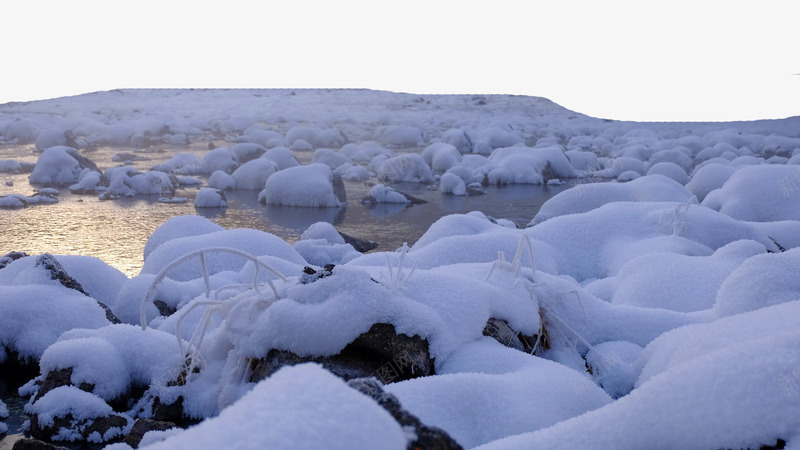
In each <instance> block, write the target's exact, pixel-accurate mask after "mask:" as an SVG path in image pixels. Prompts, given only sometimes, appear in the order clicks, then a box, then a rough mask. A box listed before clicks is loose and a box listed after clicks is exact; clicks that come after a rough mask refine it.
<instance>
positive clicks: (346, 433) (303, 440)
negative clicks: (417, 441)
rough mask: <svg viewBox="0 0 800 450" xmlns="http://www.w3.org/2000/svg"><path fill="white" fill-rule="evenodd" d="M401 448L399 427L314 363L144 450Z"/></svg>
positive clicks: (283, 373)
mask: <svg viewBox="0 0 800 450" xmlns="http://www.w3.org/2000/svg"><path fill="white" fill-rule="evenodd" d="M234 442H235V443H236V444H235V445H236V446H237V447H238V448H264V447H274V448H296V449H317V448H330V449H339V448H341V449H351V448H374V449H404V448H406V438H405V436H404V434H403V431H402V429H401V428H400V426H399V425H398V424H397V422H395V421H394V419H392V417H391V416H390V415H389V413H388V412H386V410H384V409H383V408H381V407H380V406H379V405H378V404H377V403H376V402H375V401H374V400H372V399H370V398H368V397H366V396H364V395H363V394H361V393H359V392H357V391H355V390H354V389H351V388H350V387H348V386H347V385H346V384H345V383H344V382H343V381H342V380H341V379H339V378H337V377H335V376H333V375H331V374H330V373H328V372H327V371H325V370H324V369H322V368H321V367H319V366H317V365H314V364H301V365H298V366H293V367H284V368H282V369H280V370H279V371H278V372H276V373H274V374H273V375H272V376H271V377H270V378H268V379H266V380H264V381H262V382H261V383H259V384H258V385H256V386H255V387H254V388H253V389H252V390H251V391H250V392H248V393H247V394H246V395H245V396H244V397H243V398H242V399H240V400H239V401H238V402H236V403H234V404H233V405H231V406H230V407H228V408H227V409H225V410H224V411H222V413H221V414H220V415H219V416H218V417H215V418H212V419H208V420H206V421H204V422H203V423H201V424H199V425H196V426H194V427H192V428H189V429H188V430H186V431H183V432H180V433H178V434H176V435H173V436H170V437H168V438H167V439H165V440H164V441H162V442H158V443H155V444H152V445H149V446H146V447H140V448H146V449H147V450H158V449H170V450H178V449H195V448H198V446H201V447H205V448H227V447H229V446H230V445H231V444H232V443H234Z"/></svg>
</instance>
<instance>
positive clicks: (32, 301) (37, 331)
mask: <svg viewBox="0 0 800 450" xmlns="http://www.w3.org/2000/svg"><path fill="white" fill-rule="evenodd" d="M3 271H5V269H3V270H2V271H0V273H2V272H3ZM105 325H108V320H107V319H106V314H105V311H104V310H103V309H102V308H100V306H99V305H98V304H97V301H96V300H95V299H93V298H91V297H87V296H85V295H83V294H81V293H80V292H77V291H75V290H72V289H67V288H65V287H62V286H55V285H42V284H32V285H16V286H8V285H6V286H3V288H2V289H0V345H2V346H4V347H6V348H7V349H9V350H12V351H15V352H17V353H19V355H20V357H22V358H25V359H39V358H40V357H41V355H42V353H43V352H44V351H45V349H46V348H47V347H49V346H50V345H51V344H53V343H54V342H55V341H56V339H57V338H58V337H59V336H60V335H61V333H63V332H65V331H69V330H72V329H73V328H100V327H103V326H105Z"/></svg>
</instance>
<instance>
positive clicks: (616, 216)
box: [526, 177, 777, 281]
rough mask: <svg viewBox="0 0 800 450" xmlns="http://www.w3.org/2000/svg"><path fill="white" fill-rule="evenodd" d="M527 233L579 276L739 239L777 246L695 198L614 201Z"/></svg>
mask: <svg viewBox="0 0 800 450" xmlns="http://www.w3.org/2000/svg"><path fill="white" fill-rule="evenodd" d="M648 178H649V177H648ZM669 182H670V183H674V181H672V180H669ZM676 184H677V183H676ZM566 192H569V191H566ZM554 198H555V197H554ZM610 230H613V233H612V232H610ZM526 234H527V235H528V236H529V237H530V238H531V240H532V241H537V240H538V241H541V242H542V243H544V244H548V245H550V246H551V248H552V249H558V251H555V250H553V251H552V252H551V256H552V257H553V259H554V260H555V262H556V266H557V267H558V270H559V272H558V273H562V274H566V275H570V276H571V277H573V278H575V279H577V280H579V281H580V280H587V279H595V278H604V277H607V276H612V275H615V274H616V273H617V272H618V271H619V269H620V268H621V267H622V266H623V265H624V264H625V263H626V262H628V261H630V260H631V259H633V258H635V257H637V256H640V255H643V254H645V253H652V252H659V251H662V252H670V253H679V254H684V255H694V256H708V255H710V254H711V253H713V252H714V251H715V250H716V249H718V248H720V247H723V246H724V245H726V244H729V243H731V242H733V241H736V240H739V239H750V240H754V241H757V242H759V243H761V244H762V245H764V246H765V247H766V248H767V249H769V250H772V251H775V250H777V246H776V245H775V244H774V243H773V242H772V240H771V239H770V238H769V237H768V236H767V235H766V234H764V233H763V232H761V231H759V230H758V229H757V228H756V227H755V226H754V225H752V224H748V223H745V222H740V221H738V220H735V219H732V218H730V216H727V215H725V214H721V213H718V212H716V211H714V210H712V209H709V208H706V207H703V206H700V205H692V204H689V203H672V202H652V203H651V202H635V203H631V202H615V203H608V204H606V205H603V206H601V207H599V208H597V209H593V210H591V211H589V212H585V213H580V214H570V215H563V216H558V217H553V218H552V219H550V220H547V221H545V222H541V223H539V224H536V225H534V226H533V227H530V228H528V229H527V230H526Z"/></svg>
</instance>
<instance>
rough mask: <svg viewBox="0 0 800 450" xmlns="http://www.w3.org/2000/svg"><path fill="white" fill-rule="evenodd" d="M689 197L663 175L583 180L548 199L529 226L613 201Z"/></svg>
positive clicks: (669, 200)
mask: <svg viewBox="0 0 800 450" xmlns="http://www.w3.org/2000/svg"><path fill="white" fill-rule="evenodd" d="M691 198H692V194H691V193H690V192H689V191H687V190H686V188H684V187H683V186H681V185H680V184H679V183H677V182H675V181H674V180H672V179H669V178H667V177H664V176H662V175H648V176H645V177H641V178H637V179H635V180H633V181H629V182H627V183H615V182H609V183H583V184H579V185H577V186H575V187H573V188H572V189H568V190H566V191H563V192H559V193H558V194H556V195H555V196H553V197H552V198H550V199H549V200H547V201H546V202H545V203H544V204H543V205H542V206H541V208H539V212H537V213H536V215H535V216H534V217H533V219H532V220H531V222H530V223H529V224H528V226H532V225H535V224H538V223H542V222H544V221H546V220H548V219H551V218H553V217H557V216H563V215H566V214H576V213H582V212H587V211H591V210H593V209H595V208H599V207H600V206H602V205H605V204H607V203H612V202H687V201H689V199H691Z"/></svg>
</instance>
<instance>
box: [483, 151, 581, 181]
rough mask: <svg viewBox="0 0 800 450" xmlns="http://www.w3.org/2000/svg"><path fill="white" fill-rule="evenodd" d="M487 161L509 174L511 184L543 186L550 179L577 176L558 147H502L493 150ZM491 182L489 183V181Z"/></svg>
mask: <svg viewBox="0 0 800 450" xmlns="http://www.w3.org/2000/svg"><path fill="white" fill-rule="evenodd" d="M489 161H490V162H491V163H492V164H494V165H495V167H497V168H499V169H504V170H506V171H508V172H509V173H510V174H511V181H510V182H511V183H517V184H543V183H546V182H547V180H549V179H552V178H572V177H575V176H576V175H577V172H575V169H574V168H573V167H572V164H571V163H570V162H569V159H568V158H567V156H566V154H564V150H563V149H562V148H561V147H560V146H554V147H534V148H531V147H523V146H516V147H503V148H498V149H496V150H494V151H493V152H492V154H491V156H489ZM490 182H491V181H490Z"/></svg>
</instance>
